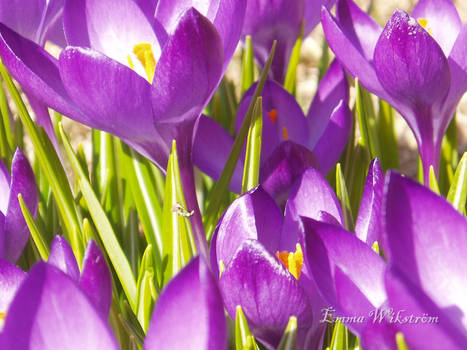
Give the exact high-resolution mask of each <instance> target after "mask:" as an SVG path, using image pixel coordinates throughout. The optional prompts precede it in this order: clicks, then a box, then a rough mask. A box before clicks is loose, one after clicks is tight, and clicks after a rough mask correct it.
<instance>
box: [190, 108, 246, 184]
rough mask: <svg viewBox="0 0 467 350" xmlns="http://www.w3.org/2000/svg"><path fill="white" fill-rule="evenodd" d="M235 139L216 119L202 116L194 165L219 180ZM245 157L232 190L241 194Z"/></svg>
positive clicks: (239, 164)
mask: <svg viewBox="0 0 467 350" xmlns="http://www.w3.org/2000/svg"><path fill="white" fill-rule="evenodd" d="M233 144H234V139H233V137H232V135H230V134H229V133H228V132H227V130H225V129H224V128H223V127H222V126H221V125H220V124H219V123H217V122H216V121H215V120H214V119H212V118H210V117H208V116H205V115H204V114H202V115H201V117H200V118H199V121H198V127H197V129H196V131H195V137H194V141H193V163H194V164H195V165H196V166H197V167H198V168H200V169H201V170H202V171H203V172H204V173H206V174H208V175H209V176H210V177H212V178H213V179H214V180H216V181H217V180H218V179H219V176H220V175H221V173H222V169H223V168H224V166H225V163H226V162H227V159H228V157H229V154H230V151H231V150H232V146H233ZM243 163H244V160H243V155H240V159H239V160H238V162H237V166H236V167H235V171H234V173H233V176H232V180H231V181H230V189H231V190H232V191H234V192H236V193H240V191H241V185H242V177H243Z"/></svg>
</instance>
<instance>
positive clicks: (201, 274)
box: [144, 257, 227, 350]
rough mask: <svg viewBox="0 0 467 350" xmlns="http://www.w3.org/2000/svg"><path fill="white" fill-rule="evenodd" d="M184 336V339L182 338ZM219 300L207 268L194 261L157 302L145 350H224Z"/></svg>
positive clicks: (201, 260) (225, 325)
mask: <svg viewBox="0 0 467 350" xmlns="http://www.w3.org/2000/svg"><path fill="white" fill-rule="evenodd" d="M181 335H183V336H181ZM226 347H227V324H226V320H225V316H224V308H223V305H222V298H221V295H220V293H219V289H218V287H217V284H216V281H215V279H214V277H213V276H212V274H211V272H210V270H209V267H208V266H207V264H206V262H205V261H204V260H203V259H202V258H199V257H198V258H195V259H193V260H192V261H191V262H190V263H189V264H188V265H187V266H186V267H185V268H184V269H183V270H182V271H180V273H179V274H178V275H176V276H175V277H174V278H173V279H172V280H171V281H170V282H169V284H167V286H166V287H165V289H164V290H163V291H162V293H161V295H160V296H159V298H158V300H157V304H156V307H155V309H154V312H153V315H152V318H151V323H150V325H149V328H148V333H147V336H146V340H145V342H144V349H145V350H150V349H160V350H164V349H209V350H217V349H225V348H226Z"/></svg>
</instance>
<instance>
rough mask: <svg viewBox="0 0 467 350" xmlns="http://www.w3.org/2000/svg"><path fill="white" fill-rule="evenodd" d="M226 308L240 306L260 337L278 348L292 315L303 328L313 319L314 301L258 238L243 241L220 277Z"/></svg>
mask: <svg viewBox="0 0 467 350" xmlns="http://www.w3.org/2000/svg"><path fill="white" fill-rule="evenodd" d="M219 285H220V289H221V292H222V296H223V298H224V304H225V307H226V309H227V311H228V313H229V315H230V316H231V317H233V318H234V317H235V312H236V307H237V305H240V306H241V307H242V309H243V311H244V313H245V316H246V318H247V320H248V325H249V326H250V328H251V329H252V331H253V333H254V334H255V336H256V337H258V338H259V339H261V340H262V341H264V342H266V343H267V344H269V345H270V346H273V347H277V345H278V344H279V341H280V339H281V336H282V333H283V332H284V330H285V327H286V326H287V322H288V321H289V318H290V316H296V317H297V318H298V325H299V327H301V328H302V327H303V328H306V327H309V326H310V324H311V321H312V314H311V311H312V310H311V307H310V300H309V298H308V296H307V294H306V293H305V291H304V290H303V289H302V287H301V286H300V285H299V282H298V281H297V280H296V279H295V277H293V276H292V274H291V273H290V272H289V271H287V270H286V268H285V267H284V266H283V265H282V264H281V263H280V262H279V261H278V260H277V259H276V258H274V257H273V256H272V255H271V254H269V253H268V252H267V251H266V249H265V248H264V247H263V246H262V245H261V244H260V243H258V242H257V241H255V240H247V241H245V242H243V244H242V246H241V247H240V249H239V250H238V251H237V253H236V254H235V256H234V257H233V259H232V261H231V262H230V264H229V265H228V266H227V267H226V269H225V271H224V272H223V274H222V276H221V278H220V280H219Z"/></svg>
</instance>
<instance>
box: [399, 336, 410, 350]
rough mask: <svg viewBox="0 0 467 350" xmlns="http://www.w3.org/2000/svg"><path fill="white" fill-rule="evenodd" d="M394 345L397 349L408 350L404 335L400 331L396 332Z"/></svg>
mask: <svg viewBox="0 0 467 350" xmlns="http://www.w3.org/2000/svg"><path fill="white" fill-rule="evenodd" d="M396 345H397V349H398V350H409V347H408V346H407V343H406V342H405V338H404V335H403V334H402V333H401V332H397V333H396Z"/></svg>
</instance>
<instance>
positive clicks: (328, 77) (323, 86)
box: [307, 60, 349, 149]
mask: <svg viewBox="0 0 467 350" xmlns="http://www.w3.org/2000/svg"><path fill="white" fill-rule="evenodd" d="M348 98H349V88H348V84H347V78H346V76H345V73H344V70H343V69H342V66H341V65H340V64H339V61H337V60H334V61H333V62H332V63H331V65H330V66H329V69H328V71H327V72H326V74H325V75H324V77H323V79H322V80H321V82H320V83H319V86H318V90H317V91H316V94H315V97H314V98H313V101H312V103H311V105H310V108H309V109H308V114H307V120H308V130H309V136H308V139H309V141H308V147H309V148H310V149H313V147H315V145H316V143H317V142H318V140H319V139H320V138H321V136H322V135H323V133H324V131H325V130H326V127H327V126H328V124H329V119H330V116H331V114H332V112H333V111H334V109H335V108H336V106H337V105H338V104H339V103H340V101H341V100H344V101H348Z"/></svg>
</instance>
